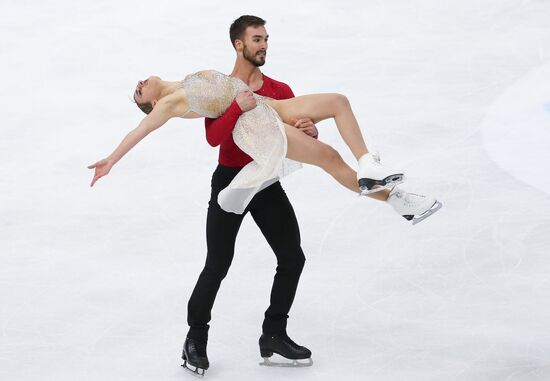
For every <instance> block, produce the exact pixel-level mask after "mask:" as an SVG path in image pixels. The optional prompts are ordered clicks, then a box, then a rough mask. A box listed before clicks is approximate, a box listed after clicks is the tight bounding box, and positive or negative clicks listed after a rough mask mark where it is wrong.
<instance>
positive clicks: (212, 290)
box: [182, 16, 317, 375]
mask: <svg viewBox="0 0 550 381" xmlns="http://www.w3.org/2000/svg"><path fill="white" fill-rule="evenodd" d="M264 25H265V21H264V20H262V19H261V18H259V17H256V16H241V17H239V18H238V19H236V20H235V21H234V22H233V24H232V25H231V27H230V29H229V36H230V38H231V43H232V45H233V47H234V48H235V51H236V53H237V58H236V61H235V66H234V67H233V71H232V73H231V76H233V77H236V78H240V79H241V80H242V81H244V83H246V84H247V85H248V86H249V88H250V89H251V90H252V91H254V92H255V93H257V94H259V95H264V96H267V97H270V98H274V99H288V98H292V97H294V94H293V92H292V90H291V89H290V87H289V86H288V85H286V84H285V83H282V82H278V81H275V80H273V79H271V78H269V77H267V76H266V75H264V74H262V72H261V71H260V68H259V67H260V66H262V65H263V64H264V63H265V60H266V53H267V40H268V34H267V32H266V29H265V26H264ZM254 107H256V101H255V99H254V97H253V96H252V93H251V92H250V91H242V92H240V93H238V94H237V96H236V97H235V100H234V101H233V103H232V104H231V106H230V107H229V108H228V109H227V110H226V112H225V113H224V114H223V115H221V116H220V117H219V118H217V119H206V120H205V124H206V139H207V140H208V143H209V144H210V145H212V146H218V145H219V146H220V153H219V165H218V167H217V168H216V170H215V171H214V174H213V176H212V193H211V197H210V201H209V206H208V215H207V220H206V242H207V249H208V252H207V256H206V263H205V266H204V269H203V270H202V272H201V274H200V276H199V279H198V281H197V284H196V286H195V289H194V290H193V294H192V295H191V298H190V300H189V304H188V315H187V321H188V324H189V327H190V328H189V332H188V334H187V338H186V340H185V344H184V347H183V353H182V358H183V360H184V364H183V366H185V367H186V368H188V369H189V370H191V371H193V372H194V373H197V374H199V375H204V371H205V370H206V369H208V366H209V362H208V356H207V352H206V344H207V341H208V329H209V325H208V323H209V322H210V319H211V310H212V306H213V304H214V300H215V298H216V294H217V292H218V289H219V287H220V283H221V281H222V280H223V278H224V277H225V276H226V274H227V271H228V270H229V266H230V265H231V261H232V259H233V254H234V248H235V239H236V237H237V233H238V231H239V227H240V225H241V222H242V220H243V218H244V216H245V215H246V214H247V213H248V212H250V214H251V215H252V218H254V221H255V222H256V224H257V225H258V227H259V228H260V230H261V232H262V234H263V235H264V237H265V238H266V240H267V242H268V243H269V245H270V246H271V248H272V249H273V252H274V253H275V255H276V257H277V269H276V273H275V277H274V281H273V287H272V290H271V299H270V305H269V308H268V309H267V310H266V311H265V319H264V322H263V325H262V335H261V337H260V340H259V345H260V353H261V356H262V357H263V358H264V364H266V365H271V364H273V363H271V362H269V360H268V358H269V357H271V356H272V355H273V353H278V354H280V355H281V356H283V357H286V358H288V359H291V360H293V361H292V363H291V364H290V365H294V366H300V365H302V366H303V365H311V364H312V361H311V351H310V350H309V349H307V348H305V347H303V346H300V345H298V344H296V343H295V342H294V341H292V340H291V339H290V338H289V337H288V335H287V332H286V325H287V319H288V312H289V310H290V307H291V306H292V302H293V300H294V296H295V294H296V288H297V287H298V280H299V279H300V274H301V272H302V268H303V266H304V262H305V257H304V253H303V252H302V248H301V247H300V230H299V227H298V222H297V220H296V216H295V214H294V210H293V208H292V205H291V204H290V202H289V200H288V198H287V196H286V194H285V192H284V190H283V188H282V187H281V183H280V182H278V181H277V182H276V183H274V184H272V185H271V186H269V187H267V188H266V189H264V190H262V191H261V192H259V193H257V194H256V195H255V196H254V198H253V199H252V201H251V202H250V204H249V205H248V207H247V208H246V210H245V212H244V213H243V214H234V213H229V212H226V211H224V210H222V209H221V208H220V206H219V205H218V202H217V197H218V193H219V192H220V191H221V190H222V189H223V188H225V187H226V186H227V185H228V184H229V183H230V182H231V180H233V178H234V177H235V176H236V175H237V173H238V172H239V171H240V170H241V169H242V168H243V167H244V166H245V165H246V164H248V163H249V162H251V161H252V159H251V158H250V157H249V156H248V155H247V154H245V153H244V152H243V151H241V150H240V149H239V148H238V147H237V145H236V144H235V142H234V141H233V137H232V131H233V128H234V127H235V123H236V122H237V119H238V118H239V116H240V115H241V114H242V113H244V112H247V111H249V110H251V109H253V108H254ZM295 127H297V128H299V129H301V130H302V131H303V132H304V133H306V134H308V135H310V136H312V137H315V138H316V137H317V128H316V127H315V125H314V124H313V122H312V121H311V120H310V119H300V120H297V121H296V122H295ZM303 359H307V360H308V362H306V363H300V362H298V361H296V360H303ZM193 368H194V369H193Z"/></svg>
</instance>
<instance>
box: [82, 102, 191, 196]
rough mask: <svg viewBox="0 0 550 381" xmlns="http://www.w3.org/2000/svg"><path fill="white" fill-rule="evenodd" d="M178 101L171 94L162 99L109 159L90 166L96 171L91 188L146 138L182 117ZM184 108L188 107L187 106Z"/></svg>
mask: <svg viewBox="0 0 550 381" xmlns="http://www.w3.org/2000/svg"><path fill="white" fill-rule="evenodd" d="M178 100H179V98H178V95H177V94H171V95H169V96H166V97H165V98H163V99H161V100H160V101H159V102H158V103H157V104H156V105H155V107H154V108H153V111H151V113H150V114H149V115H147V116H146V117H145V118H143V120H142V121H141V122H140V123H139V125H138V126H137V127H136V128H135V129H134V130H132V131H130V133H128V135H126V137H125V138H124V139H123V140H122V142H120V144H119V145H118V147H117V148H116V149H115V150H114V151H113V152H112V153H111V154H110V155H109V156H108V157H106V158H104V159H102V160H100V161H98V162H96V163H94V164H91V165H89V166H88V168H89V169H95V173H94V177H93V179H92V182H91V184H90V187H93V186H94V184H95V183H96V181H97V180H99V179H100V178H102V177H103V176H106V175H107V174H108V173H109V172H110V171H111V168H112V167H113V166H114V165H115V164H116V163H117V162H118V161H119V160H120V159H122V158H123V157H124V155H126V154H127V153H128V151H130V150H131V149H132V148H133V147H134V146H135V145H136V144H138V143H139V142H140V141H141V140H142V139H143V138H144V137H146V136H147V135H149V134H150V133H151V132H153V131H155V130H156V129H158V128H159V127H161V126H162V125H164V124H165V123H166V122H167V121H168V120H169V119H170V118H172V117H175V116H178V115H181V114H182V112H181V108H182V105H181V102H179V101H178ZM184 103H185V102H184ZM184 106H186V104H185V105H184Z"/></svg>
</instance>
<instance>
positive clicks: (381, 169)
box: [357, 152, 405, 195]
mask: <svg viewBox="0 0 550 381" xmlns="http://www.w3.org/2000/svg"><path fill="white" fill-rule="evenodd" d="M404 180H405V175H404V174H403V172H400V171H395V170H393V169H390V168H386V167H385V166H383V165H382V163H381V162H380V155H379V154H378V153H370V152H369V153H366V154H364V155H363V156H361V157H360V158H359V169H358V170H357V182H358V183H359V189H360V190H361V192H360V194H361V195H367V194H369V193H374V192H379V191H381V190H383V189H385V188H391V187H394V186H395V185H397V184H401V183H402V182H403V181H404Z"/></svg>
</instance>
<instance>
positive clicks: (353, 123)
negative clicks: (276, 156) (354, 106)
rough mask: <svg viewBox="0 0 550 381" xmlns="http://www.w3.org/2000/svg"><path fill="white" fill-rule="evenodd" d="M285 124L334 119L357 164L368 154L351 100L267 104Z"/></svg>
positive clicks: (321, 97)
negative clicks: (305, 120) (301, 119)
mask: <svg viewBox="0 0 550 381" xmlns="http://www.w3.org/2000/svg"><path fill="white" fill-rule="evenodd" d="M266 103H268V104H269V105H270V106H271V107H273V108H274V109H275V111H277V113H278V114H279V115H280V116H281V119H283V121H284V122H285V123H289V124H292V121H293V120H294V119H299V118H304V117H307V118H310V119H311V120H313V122H314V123H317V122H320V121H322V120H325V119H329V118H334V120H335V122H336V126H337V127H338V131H339V132H340V135H341V136H342V138H343V139H344V142H345V143H346V144H347V146H348V147H349V148H350V150H351V152H352V153H353V155H354V156H355V158H356V159H357V160H359V158H360V157H361V156H363V155H364V154H366V153H368V149H367V146H366V144H365V139H364V138H363V135H362V134H361V129H360V128H359V124H358V123H357V119H355V115H354V114H353V111H352V110H351V105H350V103H349V101H348V99H347V98H346V97H345V96H343V95H341V94H312V95H303V96H299V97H296V98H291V99H285V100H267V101H266Z"/></svg>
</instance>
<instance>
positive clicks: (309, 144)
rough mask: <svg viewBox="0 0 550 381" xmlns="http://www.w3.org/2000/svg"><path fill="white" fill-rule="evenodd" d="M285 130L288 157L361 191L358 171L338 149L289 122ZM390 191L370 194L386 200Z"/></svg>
mask: <svg viewBox="0 0 550 381" xmlns="http://www.w3.org/2000/svg"><path fill="white" fill-rule="evenodd" d="M285 131H286V136H287V140H288V146H287V154H286V157H287V158H289V159H292V160H296V161H299V162H302V163H307V164H312V165H315V166H317V167H320V168H322V169H323V170H325V171H326V172H328V173H329V174H330V175H331V176H332V177H334V178H335V179H336V181H338V182H339V183H340V184H342V185H343V186H345V187H346V188H348V189H349V190H351V191H352V192H355V193H359V185H358V184H357V173H356V172H355V171H354V170H353V169H352V168H351V167H350V166H349V165H347V164H346V162H345V161H344V160H343V159H342V157H341V156H340V154H339V153H338V151H336V150H335V149H334V148H332V147H331V146H329V145H328V144H325V143H322V142H320V141H318V140H317V139H314V138H312V137H310V136H308V135H306V134H304V133H303V132H301V131H300V130H298V129H297V128H294V127H292V126H289V125H288V124H285ZM389 193H390V190H388V189H384V190H383V191H380V192H376V193H371V194H369V195H368V196H369V197H372V198H374V199H377V200H381V201H386V200H387V198H388V195H389Z"/></svg>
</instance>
